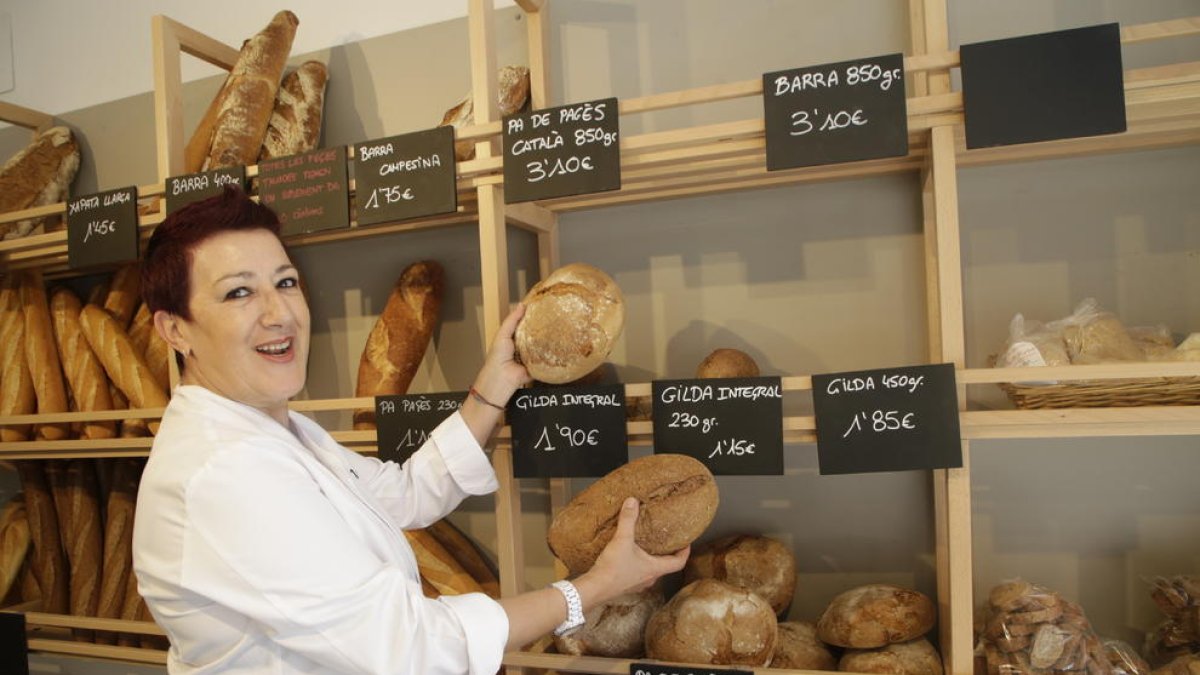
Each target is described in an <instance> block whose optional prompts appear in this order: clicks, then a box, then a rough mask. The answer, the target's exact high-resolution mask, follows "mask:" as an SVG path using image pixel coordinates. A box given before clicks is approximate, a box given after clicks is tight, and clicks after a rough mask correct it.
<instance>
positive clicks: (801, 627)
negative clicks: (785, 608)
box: [771, 621, 837, 670]
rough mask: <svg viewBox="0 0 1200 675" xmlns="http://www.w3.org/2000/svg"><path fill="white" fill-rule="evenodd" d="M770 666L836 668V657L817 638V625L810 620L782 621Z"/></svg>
mask: <svg viewBox="0 0 1200 675" xmlns="http://www.w3.org/2000/svg"><path fill="white" fill-rule="evenodd" d="M771 667H772V668H793V669H796V670H836V669H837V659H835V658H834V657H833V653H832V652H830V651H829V647H827V646H826V645H825V643H824V642H821V640H820V639H818V638H817V626H816V624H814V623H813V622H811V621H782V622H780V623H779V640H778V642H776V643H775V654H774V655H773V656H772V657H771Z"/></svg>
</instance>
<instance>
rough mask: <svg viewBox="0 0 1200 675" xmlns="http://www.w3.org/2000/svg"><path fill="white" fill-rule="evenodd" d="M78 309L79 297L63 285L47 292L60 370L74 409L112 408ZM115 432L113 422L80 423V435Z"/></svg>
mask: <svg viewBox="0 0 1200 675" xmlns="http://www.w3.org/2000/svg"><path fill="white" fill-rule="evenodd" d="M82 309H83V307H82V305H81V304H80V302H79V298H77V297H75V294H74V293H72V292H71V291H70V290H68V289H66V288H57V289H55V290H54V292H53V293H52V294H51V295H50V314H51V317H52V319H53V325H54V339H55V341H56V342H57V344H58V354H59V357H61V359H62V363H63V372H64V374H66V376H67V384H68V385H69V386H70V389H71V400H72V401H74V408H75V409H76V410H82V411H85V412H92V411H96V410H112V409H113V402H112V397H111V396H110V395H109V389H108V377H107V376H105V374H104V367H103V366H101V365H100V361H99V359H97V358H96V355H95V354H93V353H92V348H91V346H90V345H88V343H87V340H86V339H85V338H84V337H83V329H82V328H81V327H80V324H79V313H80V312H81V311H82ZM116 435H117V425H116V423H115V422H111V421H94V422H85V423H84V424H83V431H82V437H83V438H112V437H113V436H116Z"/></svg>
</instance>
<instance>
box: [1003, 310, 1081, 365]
mask: <svg viewBox="0 0 1200 675" xmlns="http://www.w3.org/2000/svg"><path fill="white" fill-rule="evenodd" d="M1070 363H1071V361H1070V358H1069V357H1068V356H1067V344H1066V342H1064V341H1063V335H1062V325H1061V324H1059V323H1057V322H1053V323H1049V324H1043V323H1041V322H1039V321H1033V320H1029V319H1026V318H1025V316H1024V315H1022V314H1017V315H1016V316H1014V317H1013V318H1012V321H1010V322H1009V324H1008V342H1006V343H1005V345H1004V351H1003V352H1002V353H1001V354H1000V356H999V358H997V359H996V366H997V367H999V368H1026V367H1031V366H1066V365H1070Z"/></svg>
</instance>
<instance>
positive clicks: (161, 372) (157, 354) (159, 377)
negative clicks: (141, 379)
mask: <svg viewBox="0 0 1200 675" xmlns="http://www.w3.org/2000/svg"><path fill="white" fill-rule="evenodd" d="M139 353H141V354H143V355H144V356H145V357H146V365H147V366H149V367H150V374H151V375H153V376H154V381H155V382H156V383H158V386H159V387H161V388H162V390H163V391H170V390H171V363H170V361H169V359H172V358H174V354H173V353H172V352H171V348H170V347H169V346H168V345H167V341H166V340H164V339H162V336H161V335H159V334H158V331H157V330H155V328H154V324H151V325H150V333H149V335H148V336H147V338H146V349H145V351H143V352H139Z"/></svg>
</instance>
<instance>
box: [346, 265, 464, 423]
mask: <svg viewBox="0 0 1200 675" xmlns="http://www.w3.org/2000/svg"><path fill="white" fill-rule="evenodd" d="M443 285H444V283H443V273H442V266H441V265H439V264H438V263H436V262H434V261H432V260H422V261H420V262H415V263H413V264H411V265H409V266H408V267H407V268H405V270H404V272H403V273H401V274H400V278H399V279H398V280H397V281H396V285H395V286H394V287H393V288H392V292H391V295H389V296H388V301H387V305H386V306H384V308H383V312H382V313H381V314H380V315H379V319H378V320H377V321H376V322H375V326H374V327H373V328H372V329H371V334H370V335H369V336H367V344H366V346H365V347H363V352H362V358H361V359H360V360H359V362H358V386H357V388H356V391H357V395H358V396H388V395H395V394H403V393H405V392H406V391H408V385H409V384H411V383H412V379H413V376H414V375H416V373H417V367H418V366H420V365H421V359H422V358H424V356H425V348H426V347H428V346H429V340H430V338H431V337H433V329H434V327H435V326H436V325H437V321H438V312H439V310H440V309H441V305H442V291H443ZM354 428H355V429H374V428H375V411H374V410H360V411H357V412H356V413H355V414H354Z"/></svg>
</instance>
